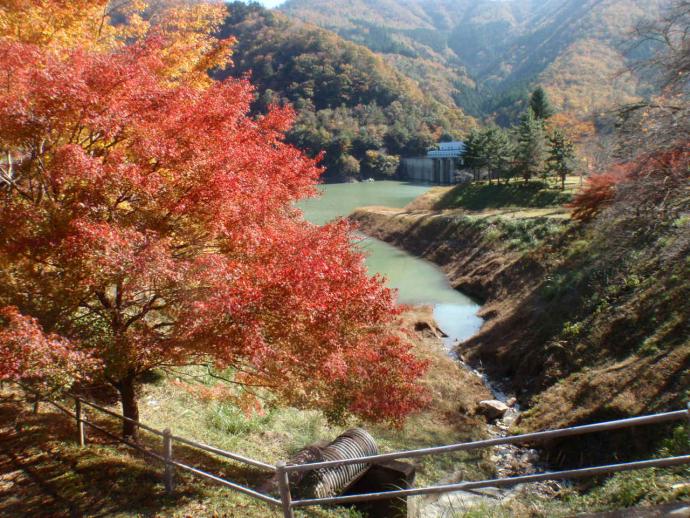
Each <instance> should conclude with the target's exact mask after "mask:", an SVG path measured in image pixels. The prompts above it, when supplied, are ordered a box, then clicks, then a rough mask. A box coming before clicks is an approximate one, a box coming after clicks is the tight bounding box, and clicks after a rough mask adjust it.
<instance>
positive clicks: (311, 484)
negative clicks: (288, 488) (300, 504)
mask: <svg viewBox="0 0 690 518" xmlns="http://www.w3.org/2000/svg"><path fill="white" fill-rule="evenodd" d="M311 453H312V455H310V457H311V458H310V459H309V462H323V461H331V460H345V459H354V458H357V457H367V456H370V455H378V453H379V449H378V446H376V441H375V440H374V438H373V437H372V436H371V435H370V434H369V433H368V432H366V431H365V430H362V429H361V428H353V429H352V430H348V431H347V432H345V433H344V434H342V435H341V436H340V437H338V438H337V439H336V440H335V441H333V442H332V443H330V444H329V445H328V446H325V447H323V448H319V449H318V454H317V455H314V453H315V452H314V451H313V450H311ZM314 457H318V459H316V458H314ZM369 467H370V465H369V464H350V465H346V466H336V467H332V468H322V469H317V470H314V471H309V472H307V473H306V474H305V476H304V478H303V479H302V480H301V481H300V482H299V483H298V488H297V493H299V495H300V497H301V498H325V497H329V496H335V495H339V494H341V493H342V492H343V491H344V490H345V489H347V488H348V487H349V486H350V485H352V484H353V483H354V482H356V481H357V480H359V479H360V478H361V477H362V475H364V474H365V473H366V472H367V470H368V469H369Z"/></svg>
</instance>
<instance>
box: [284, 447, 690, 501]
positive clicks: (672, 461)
mask: <svg viewBox="0 0 690 518" xmlns="http://www.w3.org/2000/svg"><path fill="white" fill-rule="evenodd" d="M685 464H690V455H683V456H680V457H670V458H666V459H654V460H645V461H638V462H628V463H624V464H611V465H608V466H597V467H594V468H581V469H573V470H568V471H555V472H551V473H536V474H533V475H522V476H519V477H510V478H496V479H491V480H479V481H476V482H461V483H459V484H448V485H443V486H430V487H423V488H413V489H399V490H395V491H384V492H380V493H365V494H361V495H348V496H336V497H332V498H315V499H309V500H295V501H294V502H292V507H307V506H315V505H334V504H351V503H355V502H362V501H367V502H369V501H374V500H388V499H390V498H396V497H407V496H418V495H430V494H438V493H452V492H455V491H468V490H471V489H481V488H484V487H510V486H516V485H518V484H526V483H533V482H543V481H545V480H567V479H573V478H584V477H595V476H598V475H606V474H610V473H620V472H621V471H633V470H639V469H646V468H669V467H674V466H682V465H685Z"/></svg>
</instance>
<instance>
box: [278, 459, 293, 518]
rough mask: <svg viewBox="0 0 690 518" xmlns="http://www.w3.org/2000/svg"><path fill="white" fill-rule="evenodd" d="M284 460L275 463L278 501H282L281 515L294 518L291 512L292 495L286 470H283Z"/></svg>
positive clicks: (285, 517)
mask: <svg viewBox="0 0 690 518" xmlns="http://www.w3.org/2000/svg"><path fill="white" fill-rule="evenodd" d="M285 465H286V464H285V462H282V461H281V462H279V463H278V464H277V465H276V468H277V470H276V472H277V474H278V487H279V488H280V501H281V502H282V503H283V517H284V518H294V517H295V515H294V513H293V512H292V495H291V494H290V480H289V478H288V472H287V471H286V470H285Z"/></svg>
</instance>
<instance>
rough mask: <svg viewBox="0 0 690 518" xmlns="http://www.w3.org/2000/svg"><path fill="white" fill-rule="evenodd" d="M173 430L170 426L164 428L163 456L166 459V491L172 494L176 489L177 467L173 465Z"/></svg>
mask: <svg viewBox="0 0 690 518" xmlns="http://www.w3.org/2000/svg"><path fill="white" fill-rule="evenodd" d="M172 454H173V453H172V432H171V431H170V428H166V429H165V430H163V457H164V459H165V492H166V494H167V495H172V494H173V491H174V490H175V480H174V477H175V467H174V466H173V465H172V460H173V458H172Z"/></svg>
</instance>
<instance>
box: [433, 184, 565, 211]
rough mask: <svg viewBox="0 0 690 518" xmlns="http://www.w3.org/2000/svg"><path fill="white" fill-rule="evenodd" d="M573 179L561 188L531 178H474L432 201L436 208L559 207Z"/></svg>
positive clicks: (480, 209) (563, 202)
mask: <svg viewBox="0 0 690 518" xmlns="http://www.w3.org/2000/svg"><path fill="white" fill-rule="evenodd" d="M577 185H578V183H577V181H574V180H570V181H569V182H568V184H567V185H566V189H565V190H561V189H560V188H555V187H553V186H550V185H549V184H547V183H544V182H540V181H532V182H529V183H527V184H525V183H524V182H518V181H513V182H512V183H509V184H507V185H506V184H500V185H498V184H496V183H493V184H491V185H490V184H488V183H487V182H475V183H471V184H463V185H458V186H457V187H454V188H453V189H451V190H449V191H448V192H446V193H445V194H444V195H443V197H442V198H441V199H440V200H439V201H438V203H437V204H436V207H435V208H436V209H438V210H445V209H466V210H472V211H482V210H487V209H501V208H514V207H520V208H533V209H543V208H548V207H561V206H563V205H565V204H566V203H568V202H570V201H571V200H572V197H573V193H574V192H575V189H576V186H577Z"/></svg>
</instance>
